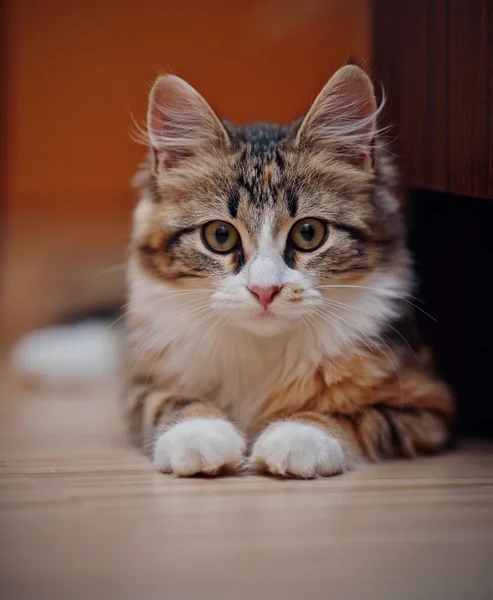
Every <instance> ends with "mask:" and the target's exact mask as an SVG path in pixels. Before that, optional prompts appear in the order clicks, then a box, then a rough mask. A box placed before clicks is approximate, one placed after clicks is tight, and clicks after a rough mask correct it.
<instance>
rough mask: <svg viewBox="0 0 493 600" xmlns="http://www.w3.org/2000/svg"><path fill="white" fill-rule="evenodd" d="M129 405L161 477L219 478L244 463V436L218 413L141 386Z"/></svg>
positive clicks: (133, 428)
mask: <svg viewBox="0 0 493 600" xmlns="http://www.w3.org/2000/svg"><path fill="white" fill-rule="evenodd" d="M127 402H128V405H127V406H128V408H127V419H128V422H129V424H130V428H131V432H132V433H133V435H134V439H135V438H137V439H139V440H140V441H141V444H142V445H143V446H144V447H145V450H146V452H147V453H148V454H149V456H150V458H151V460H152V462H153V464H154V466H155V468H156V469H157V470H158V471H162V472H163V473H173V474H175V475H179V476H183V477H185V476H190V475H196V474H198V473H203V474H206V475H216V474H218V473H220V472H225V471H233V470H235V469H237V468H238V467H239V466H240V465H241V464H242V463H243V461H244V452H245V440H244V438H243V435H242V434H241V433H240V432H239V431H238V429H237V428H236V427H235V426H234V425H233V423H231V422H230V421H228V419H227V418H226V417H225V416H224V415H223V413H221V411H219V410H218V409H216V408H214V407H212V406H209V405H208V404H206V403H204V402H201V401H200V400H197V399H193V398H186V397H183V396H181V395H177V394H173V392H171V391H168V390H163V389H159V388H155V387H153V386H146V385H140V384H139V385H135V386H133V387H132V388H131V390H130V391H129V393H128V397H127Z"/></svg>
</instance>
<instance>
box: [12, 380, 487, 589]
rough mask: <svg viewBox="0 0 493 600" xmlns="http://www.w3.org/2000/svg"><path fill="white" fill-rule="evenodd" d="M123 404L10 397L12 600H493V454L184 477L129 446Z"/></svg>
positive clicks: (100, 397)
mask: <svg viewBox="0 0 493 600" xmlns="http://www.w3.org/2000/svg"><path fill="white" fill-rule="evenodd" d="M114 395H115V394H114V390H110V389H107V390H95V391H93V392H90V393H89V392H87V391H86V392H76V391H74V392H72V393H70V394H69V393H66V392H61V391H60V392H53V393H49V394H48V393H46V392H45V393H40V392H34V391H28V392H23V393H19V392H18V393H15V394H13V393H7V394H4V395H3V397H2V403H1V405H0V424H1V425H0V427H1V436H0V451H1V454H0V458H1V472H0V474H1V480H0V505H1V512H0V547H1V554H0V569H1V572H0V595H1V597H2V598H5V599H9V600H14V599H18V598H32V599H35V598H36V599H38V598H45V599H64V600H69V599H75V598H77V599H89V598H91V599H102V598H112V599H115V600H116V599H117V600H125V599H135V600H146V599H156V600H157V599H165V600H168V599H175V598H183V599H187V600H188V599H195V598H200V599H202V598H204V599H208V598H211V599H214V600H219V599H227V600H235V599H245V600H257V599H264V598H265V599H277V598H279V599H283V600H286V599H306V600H312V599H314V600H316V599H323V600H327V599H331V600H352V599H355V600H356V599H357V600H387V599H389V600H421V599H430V600H431V599H433V600H436V599H443V600H456V599H461V600H487V599H488V600H491V598H493V533H492V532H493V511H492V506H493V450H492V448H491V447H488V446H484V445H481V444H478V443H469V444H467V445H466V446H465V447H464V448H463V449H462V450H461V451H460V452H457V453H451V454H448V455H445V456H441V457H437V458H424V459H420V460H416V461H410V462H394V463H387V464H382V465H378V466H371V467H367V468H364V469H362V470H360V471H356V472H353V473H350V474H348V475H344V476H340V477H335V478H332V479H329V480H320V481H280V480H275V479H269V478H264V477H258V476H254V475H243V476H241V477H230V478H221V479H188V480H185V479H182V480H178V479H174V478H172V477H168V476H163V475H160V474H158V473H154V472H153V471H152V470H151V468H150V467H149V465H148V463H147V460H146V459H145V458H143V457H141V456H140V455H139V454H138V453H137V452H136V451H135V450H134V449H132V448H129V447H127V445H126V444H125V440H124V437H123V434H122V427H121V424H120V422H119V420H118V416H117V414H118V413H117V407H116V404H115V402H114V399H113V398H114Z"/></svg>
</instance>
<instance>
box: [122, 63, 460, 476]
mask: <svg viewBox="0 0 493 600" xmlns="http://www.w3.org/2000/svg"><path fill="white" fill-rule="evenodd" d="M377 112H378V111H377V106H376V101H375V96H374V92H373V87H372V85H371V82H370V80H369V78H368V77H367V75H366V74H365V73H364V71H362V70H361V69H360V68H359V67H357V66H354V65H349V66H346V67H343V68H342V69H340V70H339V71H338V72H337V73H336V74H335V75H334V76H333V78H332V79H331V80H330V81H329V83H328V84H327V85H326V87H325V88H324V90H323V91H322V92H321V94H320V95H319V97H318V98H317V99H316V100H315V103H314V104H313V106H312V108H311V109H310V111H309V112H308V114H307V116H306V117H305V118H304V119H303V120H301V121H298V122H296V123H294V124H293V125H291V126H288V127H280V126H275V125H268V124H267V125H254V126H250V127H242V128H235V127H233V126H232V125H230V124H228V123H221V122H220V121H219V120H218V119H217V117H216V116H215V114H214V112H213V111H212V109H211V108H210V107H209V106H208V105H207V103H206V102H205V101H204V100H203V98H202V97H201V96H200V95H199V94H198V93H197V92H196V91H195V90H193V88H191V87H190V86H189V85H188V84H186V83H185V82H183V81H182V80H180V79H178V78H176V77H170V76H168V77H162V78H159V79H158V81H157V82H156V84H155V86H154V88H153V91H152V92H151V96H150V102H149V113H148V143H149V146H150V155H149V162H148V165H147V166H146V168H144V169H143V171H142V172H141V173H140V174H139V176H138V182H139V187H140V189H141V192H140V194H141V195H140V200H139V203H138V206H137V208H136V210H135V214H134V227H133V235H132V242H131V247H130V256H129V268H128V281H129V296H130V298H129V300H130V302H129V308H128V316H127V326H128V330H129V335H128V342H129V343H128V360H129V368H128V370H129V386H128V390H127V392H126V395H125V410H126V415H127V418H128V422H129V424H130V429H131V432H132V434H133V436H134V439H135V440H137V441H138V443H139V444H141V445H143V447H145V448H146V450H147V452H148V453H149V455H150V456H151V458H152V460H153V462H154V465H155V466H156V468H158V469H159V470H161V471H164V472H173V473H175V474H177V475H193V474H195V473H207V474H215V473H218V472H220V471H223V470H227V469H229V470H234V469H235V468H237V467H239V466H240V465H241V464H242V463H243V462H244V460H245V459H246V458H247V454H248V455H249V461H250V463H251V465H252V466H253V467H255V468H257V469H258V470H262V471H269V472H271V473H274V474H280V475H284V476H299V477H314V476H319V475H322V476H327V475H332V474H336V473H340V472H343V471H345V470H347V469H350V468H352V467H354V466H355V465H356V464H357V463H359V462H360V461H364V460H379V459H382V458H387V457H394V456H412V455H414V454H417V453H419V452H429V451H436V450H439V449H441V448H443V447H444V446H445V445H446V444H447V441H448V439H449V423H450V420H451V418H452V415H453V399H452V397H451V395H450V393H449V391H448V389H447V387H446V386H445V385H444V384H443V383H442V382H441V381H440V380H439V379H437V378H436V376H435V375H434V373H433V370H432V367H431V359H430V356H429V352H428V351H427V350H426V349H425V348H423V347H421V345H420V343H419V339H418V337H417V335H416V334H415V331H414V323H413V309H414V306H413V301H412V297H411V296H410V294H411V293H412V288H413V277H412V269H411V262H410V259H409V256H408V252H407V249H406V246H405V233H404V228H403V225H402V217H401V214H400V207H399V203H398V201H397V199H396V198H395V196H394V195H393V191H392V188H393V183H394V175H393V171H392V168H391V166H390V164H389V162H388V158H387V156H386V154H385V151H384V149H383V148H382V147H381V143H380V141H379V138H378V135H377V132H376V115H377Z"/></svg>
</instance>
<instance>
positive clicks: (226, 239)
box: [202, 221, 240, 254]
mask: <svg viewBox="0 0 493 600" xmlns="http://www.w3.org/2000/svg"><path fill="white" fill-rule="evenodd" d="M202 241H203V242H204V244H205V245H206V246H207V248H209V250H212V252H217V253H218V254H227V253H228V252H232V251H233V250H234V249H235V248H236V247H237V246H238V244H239V242H240V234H239V233H238V232H237V231H236V229H235V228H234V227H233V225H231V224H230V223H226V222H225V221H211V222H210V223H206V224H205V225H204V226H203V227H202Z"/></svg>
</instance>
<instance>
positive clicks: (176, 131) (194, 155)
mask: <svg viewBox="0 0 493 600" xmlns="http://www.w3.org/2000/svg"><path fill="white" fill-rule="evenodd" d="M147 132H148V136H149V142H150V145H151V148H152V150H153V155H154V169H155V170H156V171H157V172H158V173H163V172H166V171H169V170H170V169H173V168H175V167H177V166H179V165H181V164H182V163H183V162H184V161H190V160H192V161H193V160H194V159H199V158H200V156H201V155H203V153H204V152H212V151H214V150H217V149H219V148H222V147H226V146H227V145H228V144H229V138H228V134H227V133H226V130H225V128H224V127H223V125H222V123H221V122H220V120H219V119H218V117H217V116H216V114H215V112H214V111H213V110H212V108H211V107H210V106H209V104H207V102H206V101H205V100H204V98H203V97H202V96H201V95H200V94H199V93H198V92H197V91H196V90H195V89H194V88H193V87H192V86H191V85H189V84H188V83H187V82H186V81H183V79H180V78H179V77H175V76H174V75H163V76H162V77H159V78H158V79H157V80H156V82H155V84H154V86H153V87H152V90H151V93H150V96H149V108H148V111H147Z"/></svg>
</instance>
